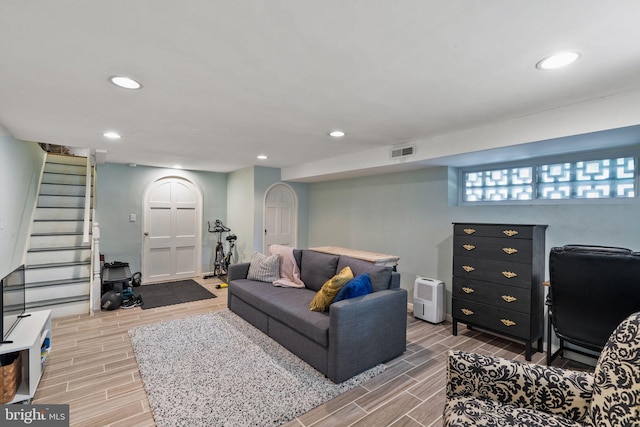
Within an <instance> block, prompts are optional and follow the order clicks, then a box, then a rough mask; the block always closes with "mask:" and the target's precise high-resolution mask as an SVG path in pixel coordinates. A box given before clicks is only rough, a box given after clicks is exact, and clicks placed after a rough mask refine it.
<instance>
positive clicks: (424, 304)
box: [413, 277, 445, 323]
mask: <svg viewBox="0 0 640 427" xmlns="http://www.w3.org/2000/svg"><path fill="white" fill-rule="evenodd" d="M413 315H414V316H415V317H416V318H418V319H422V320H426V321H427V322H431V323H440V322H443V321H444V318H445V312H444V283H442V281H440V280H435V279H429V278H428V277H417V278H416V282H415V284H414V287H413Z"/></svg>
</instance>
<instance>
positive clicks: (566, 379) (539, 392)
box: [445, 350, 593, 426]
mask: <svg viewBox="0 0 640 427" xmlns="http://www.w3.org/2000/svg"><path fill="white" fill-rule="evenodd" d="M447 379H448V382H447V399H448V402H447V405H446V407H445V421H447V423H446V425H454V426H457V425H460V426H465V425H514V424H513V422H507V421H506V419H503V421H502V423H500V422H498V423H497V424H486V423H485V424H482V423H481V424H476V421H473V419H472V418H474V417H475V415H474V414H475V411H476V410H477V408H479V407H480V406H482V405H484V406H486V405H494V406H495V405H497V406H499V407H501V406H503V405H506V408H504V410H501V411H500V412H499V414H498V415H499V416H501V417H502V416H505V417H507V418H508V417H509V416H511V415H508V414H513V413H514V411H515V412H516V413H519V412H520V411H521V410H523V409H524V411H523V412H522V413H523V415H522V416H527V417H533V414H537V415H536V416H537V417H539V419H540V420H543V421H544V423H542V424H535V423H534V424H531V425H563V426H564V425H574V424H572V422H573V423H578V424H577V425H580V424H579V423H582V422H584V421H585V419H586V417H587V415H588V411H589V404H590V401H591V394H592V388H593V376H592V375H590V374H588V373H583V372H574V371H569V370H564V369H560V368H552V367H546V366H541V365H531V364H527V363H522V362H517V361H511V360H507V359H502V358H498V357H492V356H483V355H480V354H475V353H467V352H463V351H456V350H454V351H450V352H449V359H448V365H447ZM461 398H462V399H461ZM464 398H466V399H468V400H469V405H470V407H469V410H466V409H464V408H463V407H464V404H463V403H461V402H463V401H464ZM477 400H481V401H492V403H486V402H485V403H483V402H477ZM481 403H482V405H480V404H481ZM532 411H533V412H532ZM525 414H526V415H525ZM544 414H546V415H544ZM493 415H494V414H491V415H490V416H489V417H488V418H491V417H492V416H493ZM498 415H496V416H498ZM549 416H551V418H553V417H558V418H562V419H564V420H562V422H564V424H562V423H560V424H549V421H548V417H549ZM466 417H470V418H469V419H468V422H467V424H465V422H463V421H462V420H464V419H466ZM483 417H484V418H487V416H486V414H485V415H483ZM452 418H455V419H457V420H458V421H457V422H455V423H453V422H449V421H452ZM532 419H533V418H532ZM483 422H484V421H483ZM532 422H533V421H532ZM515 425H517V423H516V424H515ZM523 425H527V424H523Z"/></svg>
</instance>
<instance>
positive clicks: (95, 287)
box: [89, 221, 102, 314]
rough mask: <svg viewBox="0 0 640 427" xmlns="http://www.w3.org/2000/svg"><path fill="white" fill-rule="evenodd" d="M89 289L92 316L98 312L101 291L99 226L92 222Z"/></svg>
mask: <svg viewBox="0 0 640 427" xmlns="http://www.w3.org/2000/svg"><path fill="white" fill-rule="evenodd" d="M91 235H92V244H91V288H90V289H89V310H90V313H91V314H93V312H94V311H100V292H101V290H102V281H101V271H100V225H99V224H98V223H97V222H95V221H94V222H93V229H92V231H91Z"/></svg>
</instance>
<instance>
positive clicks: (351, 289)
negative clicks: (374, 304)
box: [333, 273, 373, 302]
mask: <svg viewBox="0 0 640 427" xmlns="http://www.w3.org/2000/svg"><path fill="white" fill-rule="evenodd" d="M371 292H373V291H372V289H371V279H370V278H369V273H364V274H358V275H357V276H356V277H354V278H353V279H351V280H349V281H348V282H347V284H346V285H344V286H343V287H342V289H340V292H338V295H336V297H335V299H334V300H333V302H338V301H342V300H343V299H349V298H355V297H360V296H362V295H367V294H370V293H371Z"/></svg>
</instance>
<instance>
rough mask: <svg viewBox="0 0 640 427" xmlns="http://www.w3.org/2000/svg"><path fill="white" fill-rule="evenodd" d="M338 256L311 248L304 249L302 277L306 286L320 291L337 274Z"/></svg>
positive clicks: (301, 268)
mask: <svg viewBox="0 0 640 427" xmlns="http://www.w3.org/2000/svg"><path fill="white" fill-rule="evenodd" d="M338 258H339V257H338V256H337V255H330V254H324V253H321V252H315V251H310V250H305V251H302V256H301V257H300V279H302V281H303V282H304V284H305V286H306V287H307V288H309V289H312V290H314V291H319V290H320V288H322V285H324V282H326V281H327V280H329V279H331V278H332V277H333V275H334V274H336V271H337V270H336V267H337V265H338Z"/></svg>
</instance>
